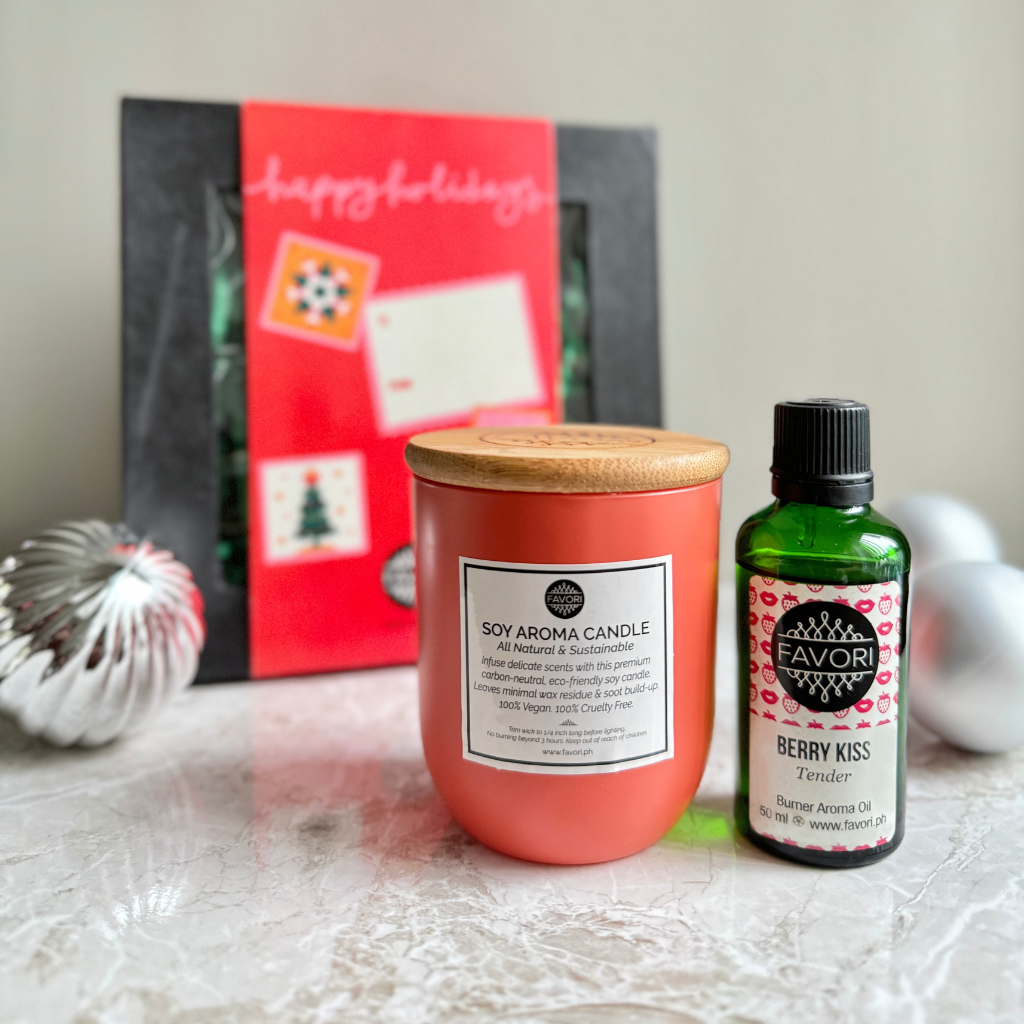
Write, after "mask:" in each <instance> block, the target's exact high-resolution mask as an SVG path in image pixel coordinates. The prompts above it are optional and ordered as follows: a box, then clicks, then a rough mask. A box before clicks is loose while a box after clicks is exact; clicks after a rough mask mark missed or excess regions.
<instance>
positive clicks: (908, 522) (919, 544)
mask: <svg viewBox="0 0 1024 1024" xmlns="http://www.w3.org/2000/svg"><path fill="white" fill-rule="evenodd" d="M884 511H885V514H886V515H887V516H888V517H889V518H890V519H891V520H892V521H893V522H894V523H895V524H896V525H897V526H898V527H899V528H900V529H901V530H902V531H903V533H904V535H905V536H906V538H907V540H908V541H910V552H911V558H910V571H911V573H912V574H913V576H914V579H915V580H916V579H917V577H918V576H919V575H920V574H921V573H923V572H925V571H926V570H927V569H931V568H932V567H933V566H936V565H946V564H948V563H950V562H998V561H999V559H1000V558H1001V551H1000V547H1001V545H1000V543H999V536H998V534H997V533H996V531H995V529H993V527H992V525H991V523H989V521H988V520H987V519H986V518H985V517H984V516H983V515H982V514H981V513H980V512H978V511H977V510H976V509H974V508H972V507H971V506H970V505H967V504H965V503H964V502H962V501H960V500H959V499H958V498H953V497H950V496H949V495H948V494H915V495H912V496H911V497H909V498H903V499H901V500H900V501H897V502H894V503H893V504H891V505H889V506H888V507H886V508H885V509H884Z"/></svg>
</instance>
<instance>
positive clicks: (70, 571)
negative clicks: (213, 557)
mask: <svg viewBox="0 0 1024 1024" xmlns="http://www.w3.org/2000/svg"><path fill="white" fill-rule="evenodd" d="M0 602H2V603H0V711H3V712H4V713H5V714H8V715H10V716H11V717H12V718H14V719H15V720H16V721H17V723H18V724H19V725H20V726H21V728H22V729H23V730H24V731H25V732H27V733H29V734H30V735H33V736H42V737H43V738H45V739H47V740H49V741H50V742H52V743H56V744H58V745H60V746H68V745H70V744H73V743H79V744H82V745H83V746H98V745H99V744H101V743H106V742H108V741H109V740H112V739H113V738H114V737H115V736H118V735H119V734H121V733H123V732H125V731H126V730H128V729H131V728H132V727H134V726H136V725H137V724H139V723H140V722H141V721H142V720H143V719H144V718H146V717H147V716H148V715H150V714H152V713H153V712H154V711H156V710H157V709H158V708H160V707H161V706H162V705H163V704H164V703H166V701H167V700H168V699H169V698H170V697H171V696H173V694H175V693H177V692H178V691H179V690H181V689H183V688H184V687H186V686H188V684H189V683H191V682H192V680H193V679H194V678H195V674H196V669H197V668H198V665H199V652H200V650H201V649H202V646H203V642H204V640H205V636H206V629H205V625H204V622H203V603H202V596H201V595H200V593H199V590H198V588H197V587H196V585H195V584H194V583H193V582H192V574H191V573H190V572H189V570H188V569H187V568H186V567H185V566H184V565H182V564H181V562H177V561H175V559H174V556H173V555H172V554H171V553H170V552H168V551H161V550H159V549H158V548H155V547H154V546H153V545H152V544H151V543H149V542H148V541H141V542H140V541H138V540H137V539H136V538H135V537H133V536H132V535H131V534H130V533H129V532H128V531H127V530H126V529H125V528H124V527H114V526H109V525H108V524H106V523H102V522H98V521H96V520H92V521H89V522H79V523H64V524H62V525H60V526H57V527H54V528H53V529H50V530H46V531H45V532H44V533H41V534H40V535H39V536H37V537H34V538H32V539H31V540H27V541H25V543H24V544H23V545H22V547H21V549H20V550H19V551H18V552H17V553H16V554H14V555H12V556H10V557H9V558H7V559H6V560H5V561H4V563H3V564H2V565H0Z"/></svg>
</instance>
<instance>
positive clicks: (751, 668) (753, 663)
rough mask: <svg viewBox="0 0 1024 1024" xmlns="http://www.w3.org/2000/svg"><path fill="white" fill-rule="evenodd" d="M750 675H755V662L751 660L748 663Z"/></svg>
mask: <svg viewBox="0 0 1024 1024" xmlns="http://www.w3.org/2000/svg"><path fill="white" fill-rule="evenodd" d="M750 674H751V675H752V676H756V675H757V662H756V661H754V660H753V659H751V661H750Z"/></svg>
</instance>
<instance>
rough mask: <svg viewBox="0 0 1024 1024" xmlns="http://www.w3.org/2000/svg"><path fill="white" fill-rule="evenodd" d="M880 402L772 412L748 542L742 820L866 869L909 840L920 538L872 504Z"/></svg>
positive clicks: (814, 858)
mask: <svg viewBox="0 0 1024 1024" xmlns="http://www.w3.org/2000/svg"><path fill="white" fill-rule="evenodd" d="M869 430H870V426H869V418H868V409H867V406H865V405H862V404H860V403H858V402H851V401H845V400H840V399H810V400H808V401H806V402H781V403H779V404H778V405H777V406H776V407H775V449H774V457H773V460H772V493H773V494H774V495H775V497H776V501H775V502H774V504H772V505H769V506H768V507H767V508H765V509H762V510H761V511H760V512H757V513H755V514H754V515H752V516H751V517H750V518H749V519H748V520H747V521H746V522H745V523H744V524H743V526H742V527H741V528H740V531H739V534H738V535H737V537H736V595H737V602H738V604H737V641H738V644H739V654H740V671H739V687H740V693H739V696H740V699H739V709H740V710H739V715H740V721H739V780H738V786H737V795H736V821H737V825H738V826H739V828H740V829H741V831H743V832H744V833H745V834H746V836H747V837H748V838H749V839H750V840H751V842H753V843H755V844H756V845H757V846H760V847H761V848H762V849H765V850H768V851H770V852H771V853H775V854H777V855H778V856H781V857H786V858H788V859H790V860H795V861H800V862H803V863H806V864H815V865H819V866H827V867H855V866H858V865H862V864H868V863H871V862H873V861H875V860H878V859H879V858H881V857H884V856H886V855H887V854H889V853H892V851H893V850H895V849H896V847H897V846H898V845H899V844H900V842H901V840H902V839H903V827H904V798H905V771H906V701H905V694H906V685H907V642H908V639H909V637H908V635H907V574H908V571H909V569H910V546H909V545H908V543H907V540H906V538H905V537H904V536H903V534H902V533H901V532H900V531H899V528H898V527H897V526H895V525H894V524H893V523H892V522H890V521H889V520H888V519H886V518H885V517H884V516H882V515H880V514H879V513H878V512H876V511H875V510H874V509H872V507H871V505H870V501H871V499H872V497H873V496H874V476H873V474H872V472H871V451H870V433H869Z"/></svg>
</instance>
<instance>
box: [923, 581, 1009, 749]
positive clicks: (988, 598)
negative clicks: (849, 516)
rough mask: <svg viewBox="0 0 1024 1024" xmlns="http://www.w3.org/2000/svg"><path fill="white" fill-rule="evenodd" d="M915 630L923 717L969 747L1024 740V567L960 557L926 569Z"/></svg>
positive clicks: (931, 726) (930, 725) (948, 737)
mask: <svg viewBox="0 0 1024 1024" xmlns="http://www.w3.org/2000/svg"><path fill="white" fill-rule="evenodd" d="M910 636H911V639H912V642H911V644H910V711H911V714H913V716H914V717H915V718H917V719H918V720H919V721H921V722H923V723H924V724H925V725H926V726H927V727H928V728H929V729H931V730H932V731H933V732H936V733H938V734H939V735H940V736H941V737H942V738H943V739H946V740H948V741H949V742H950V743H953V744H955V745H956V746H958V747H963V748H964V749H965V750H975V751H979V752H983V753H994V752H996V751H1001V750H1010V749H1012V748H1013V747H1018V746H1020V745H1021V744H1024V572H1021V570H1020V569H1015V568H1014V567H1013V566H1010V565H1000V564H998V563H995V562H960V563H956V564H951V565H939V566H936V567H934V568H932V569H929V570H927V571H925V572H923V573H921V575H920V576H918V577H917V579H916V581H915V583H914V597H913V602H912V605H911V628H910Z"/></svg>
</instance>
